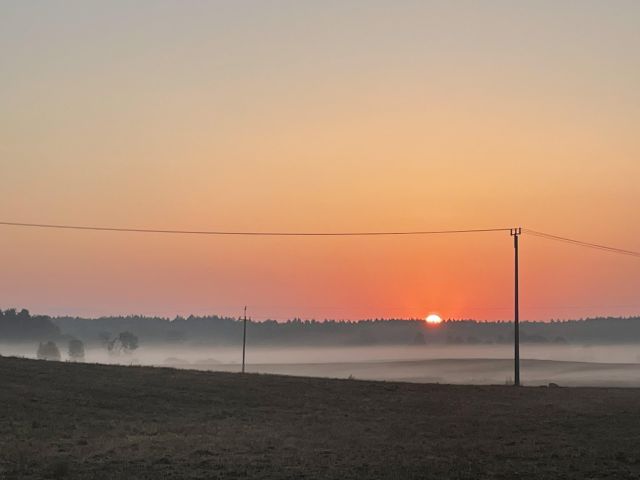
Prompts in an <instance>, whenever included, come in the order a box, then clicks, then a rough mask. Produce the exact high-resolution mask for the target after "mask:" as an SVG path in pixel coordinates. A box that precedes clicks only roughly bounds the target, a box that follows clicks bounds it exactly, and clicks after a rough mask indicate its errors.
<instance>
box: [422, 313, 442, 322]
mask: <svg viewBox="0 0 640 480" xmlns="http://www.w3.org/2000/svg"><path fill="white" fill-rule="evenodd" d="M424 321H425V322H427V323H428V324H429V325H438V324H440V323H442V317H441V316H440V315H437V314H435V313H431V314H429V315H427V318H425V319H424Z"/></svg>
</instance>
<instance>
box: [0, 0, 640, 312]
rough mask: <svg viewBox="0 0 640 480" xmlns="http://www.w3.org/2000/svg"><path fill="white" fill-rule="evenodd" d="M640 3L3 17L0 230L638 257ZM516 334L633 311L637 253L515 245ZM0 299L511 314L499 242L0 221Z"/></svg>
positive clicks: (413, 4) (177, 308)
mask: <svg viewBox="0 0 640 480" xmlns="http://www.w3.org/2000/svg"><path fill="white" fill-rule="evenodd" d="M639 25H640V2H637V1H635V0H629V1H607V2H604V1H589V0H574V1H568V0H567V1H562V2H558V1H557V0H554V1H528V2H525V1H522V2H512V1H475V0H474V1H450V0H447V1H398V0H393V1H391V0H389V1H373V0H369V1H346V0H339V1H328V0H324V1H315V2H310V1H301V0H291V1H270V0H260V1H241V0H232V1H224V2H223V1H219V2H214V1H210V2H202V1H185V0H180V1H173V2H167V1H159V0H153V1H136V2H128V1H101V2H96V1H88V0H78V1H55V2H54V1H25V0H19V1H8V0H3V1H2V3H0V178H1V180H2V193H1V198H2V201H1V202H0V220H4V221H23V222H49V223H79V224H93V225H109V226H122V227H130V226H131V227H132V226H135V227H142V228H145V227H157V228H184V229H220V230H302V231H304V230H328V231H339V230H402V229H409V230H414V229H447V228H484V227H511V226H517V225H521V226H523V227H528V228H531V229H535V230H542V231H545V232H550V233H556V234H559V235H566V236H571V237H576V238H579V239H583V240H587V241H594V242H601V243H607V244H611V245H613V246H619V247H622V248H629V249H636V250H640V223H639V222H638V220H639V212H638V205H640V191H639V187H638V181H639V180H640V135H639V130H638V129H639V127H640V88H638V86H639V85H640V55H639V52H640V28H639V27H638V26H639ZM521 245H522V250H521V256H522V264H521V265H522V266H521V270H522V280H521V285H522V293H521V296H522V304H523V311H522V316H523V317H524V318H525V319H550V318H576V317H584V316H590V315H607V314H610V315H631V314H638V313H640V297H639V294H638V292H639V291H640V260H638V259H636V258H632V257H625V256H616V255H611V254H607V253H602V252H599V251H595V250H588V249H580V248H576V247H571V246H567V245H564V244H561V243H556V242H550V241H548V240H544V239H539V238H534V237H527V236H523V237H522V242H521ZM0 255H1V256H2V261H1V265H2V274H1V275H0V306H1V307H2V308H8V307H10V306H15V307H27V308H29V309H31V310H32V311H35V312H39V313H48V314H80V315H91V316H97V315H105V314H124V313H141V314H159V315H167V316H172V315H175V314H182V315H188V314H190V313H193V314H206V313H220V314H230V315H237V314H239V313H240V311H241V308H242V305H244V304H248V305H249V309H250V313H252V315H253V316H254V318H257V319H263V318H267V317H271V318H276V319H286V318H290V317H293V316H300V317H303V318H317V319H323V318H340V319H354V318H362V317H367V318H370V317H422V316H425V315H426V314H427V313H429V312H432V311H435V312H438V313H440V314H441V315H443V316H445V317H456V318H460V317H464V318H469V317H473V318H478V319H508V318H510V317H511V309H512V306H511V305H512V268H513V264H512V255H513V248H512V240H511V238H510V237H509V235H508V233H487V234H479V235H469V236H457V237H453V236H451V237H449V236H447V237H428V238H427V237H419V238H364V239H363V238H235V237H234V238H213V237H204V238H194V237H177V236H154V235H135V234H118V233H95V232H69V231H62V232H61V231H44V230H32V229H17V228H10V227H0Z"/></svg>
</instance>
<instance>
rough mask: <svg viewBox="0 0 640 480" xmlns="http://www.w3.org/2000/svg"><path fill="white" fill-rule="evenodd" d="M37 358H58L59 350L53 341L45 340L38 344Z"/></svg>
mask: <svg viewBox="0 0 640 480" xmlns="http://www.w3.org/2000/svg"><path fill="white" fill-rule="evenodd" d="M38 359H39V360H57V361H59V360H60V350H58V346H57V345H56V344H55V343H54V342H51V341H49V342H45V343H40V345H38Z"/></svg>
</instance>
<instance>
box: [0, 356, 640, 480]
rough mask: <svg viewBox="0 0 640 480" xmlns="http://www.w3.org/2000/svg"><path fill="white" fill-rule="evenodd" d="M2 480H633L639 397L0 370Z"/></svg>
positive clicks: (14, 366)
mask: <svg viewBox="0 0 640 480" xmlns="http://www.w3.org/2000/svg"><path fill="white" fill-rule="evenodd" d="M0 378H1V379H2V382H1V386H0V412H1V419H0V420H1V422H0V443H1V445H0V447H1V453H0V478H43V477H45V478H54V479H55V478H96V479H101V478H104V479H107V478H109V479H111V478H127V479H136V478H145V479H146V478H149V479H151V478H153V479H157V478H225V479H228V478H258V479H259V478H291V479H294V478H295V479H298V478H335V479H349V478H353V479H356V478H358V479H360V478H397V479H405V478H434V479H436V478H437V479H449V478H451V479H463V478H464V479H478V478H502V479H511V478H530V479H534V478H535V479H542V478H549V479H551V478H553V479H558V478H575V479H585V478H612V479H613V478H615V479H624V478H639V477H640V449H639V448H638V445H640V390H637V389H598V388H571V389H568V388H521V389H516V388H513V387H506V386H448V385H418V384H401V383H384V382H363V381H354V380H327V379H309V378H294V377H280V376H267V375H245V376H241V375H238V374H230V373H206V372H195V371H178V370H171V369H158V368H148V367H116V366H101V365H85V364H65V363H56V362H42V361H33V360H22V359H13V358H0Z"/></svg>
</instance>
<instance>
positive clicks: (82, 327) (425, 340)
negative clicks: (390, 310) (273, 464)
mask: <svg viewBox="0 0 640 480" xmlns="http://www.w3.org/2000/svg"><path fill="white" fill-rule="evenodd" d="M53 322H54V323H55V324H56V325H57V326H58V327H59V328H60V330H61V331H63V332H65V333H66V334H70V335H73V336H74V337H77V338H81V339H83V340H84V341H85V342H87V343H90V344H95V343H98V344H100V343H104V341H105V339H106V338H114V336H115V335H117V334H118V332H123V331H126V332H131V333H133V334H135V335H136V336H138V337H139V338H140V339H142V340H143V341H144V343H145V344H173V345H180V344H185V345H227V344H229V345H231V344H233V345H237V344H238V343H240V342H241V341H242V321H241V320H239V319H236V318H229V317H219V316H208V317H196V316H190V317H187V318H184V317H176V318H174V319H172V320H169V319H165V318H159V317H142V316H127V317H104V318H98V319H93V320H88V319H83V318H70V317H65V318H55V319H53ZM247 332H248V333H247V337H248V341H249V342H250V343H252V344H253V345H288V346H305V345H318V346H329V345H345V346H348V345H351V346H357V345H430V344H467V345H477V344H507V343H512V342H513V323H512V322H508V321H504V322H478V321H474V320H447V321H445V322H443V323H442V324H440V325H438V326H428V325H426V324H425V322H424V321H422V320H417V319H415V320H406V319H372V320H361V321H334V320H325V321H316V320H301V319H298V318H296V319H292V320H288V321H286V322H276V321H273V320H267V321H264V322H250V323H249V325H248V329H247ZM520 338H521V341H522V343H537V344H565V343H574V344H601V343H640V317H632V318H613V317H610V318H592V319H582V320H568V321H551V322H521V328H520Z"/></svg>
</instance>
